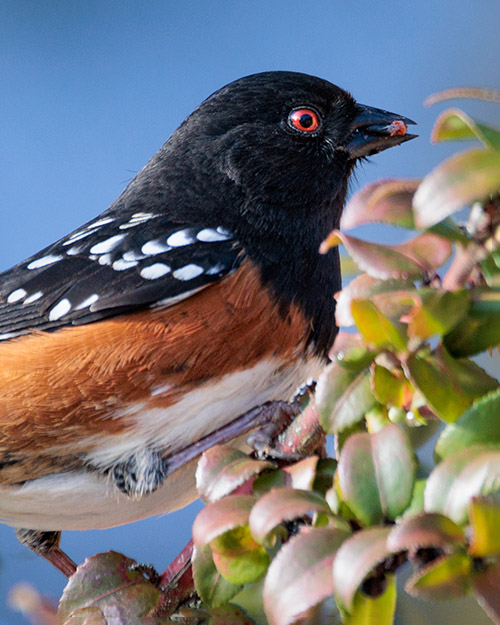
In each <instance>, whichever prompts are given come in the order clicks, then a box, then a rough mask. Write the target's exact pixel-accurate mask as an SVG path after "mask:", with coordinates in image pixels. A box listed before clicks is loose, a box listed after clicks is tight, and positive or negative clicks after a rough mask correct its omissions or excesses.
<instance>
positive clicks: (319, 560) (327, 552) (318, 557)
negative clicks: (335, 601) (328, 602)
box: [264, 528, 348, 625]
mask: <svg viewBox="0 0 500 625" xmlns="http://www.w3.org/2000/svg"><path fill="white" fill-rule="evenodd" d="M347 536H348V534H347V532H343V531H341V530H338V529H330V528H318V529H312V530H309V531H308V532H302V533H300V534H298V535H297V536H294V537H293V538H291V539H290V540H289V541H288V542H287V544H286V545H284V546H283V547H282V548H281V550H280V551H279V553H278V555H277V556H276V557H275V558H274V560H273V561H272V563H271V566H270V567H269V571H268V573H267V576H266V581H265V584H264V607H265V610H266V615H267V618H268V621H269V625H290V624H291V623H293V622H294V621H295V620H296V618H297V617H298V616H299V615H300V614H302V613H303V612H305V611H306V610H308V609H309V608H311V607H313V606H315V605H317V604H318V603H319V602H321V601H323V600H324V599H326V598H327V597H329V596H331V594H332V592H333V580H332V562H333V559H334V557H335V553H336V551H337V549H338V548H339V546H340V545H341V544H342V542H343V541H344V540H345V539H346V538H347Z"/></svg>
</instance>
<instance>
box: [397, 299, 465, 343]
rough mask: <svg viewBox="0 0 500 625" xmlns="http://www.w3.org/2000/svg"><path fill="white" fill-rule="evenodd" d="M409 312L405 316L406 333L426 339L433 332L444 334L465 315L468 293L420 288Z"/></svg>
mask: <svg viewBox="0 0 500 625" xmlns="http://www.w3.org/2000/svg"><path fill="white" fill-rule="evenodd" d="M418 294H419V296H420V297H419V299H417V300H416V302H415V306H414V307H413V309H412V311H411V312H410V314H409V315H408V316H407V322H408V335H409V336H410V337H412V338H419V339H422V340H426V339H428V338H429V337H431V336H433V335H434V334H438V335H440V336H441V335H443V334H446V332H448V331H449V330H451V328H453V326H455V325H456V324H457V323H458V322H459V321H460V320H461V319H462V317H463V316H464V315H465V313H466V312H467V309H468V308H469V304H470V293H469V291H466V290H465V289H462V290H459V291H453V292H451V291H438V290H436V289H420V290H419V292H418Z"/></svg>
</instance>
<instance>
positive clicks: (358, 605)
mask: <svg viewBox="0 0 500 625" xmlns="http://www.w3.org/2000/svg"><path fill="white" fill-rule="evenodd" d="M396 597H397V590H396V577H395V576H394V575H390V574H388V575H386V576H385V590H384V592H383V593H382V594H381V595H380V596H378V597H368V596H366V595H365V594H364V593H363V592H362V591H361V590H358V592H357V593H356V595H355V597H354V602H353V608H352V614H346V616H345V618H344V621H343V622H344V625H392V623H393V622H394V612H395V610H396Z"/></svg>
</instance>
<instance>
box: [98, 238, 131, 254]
mask: <svg viewBox="0 0 500 625" xmlns="http://www.w3.org/2000/svg"><path fill="white" fill-rule="evenodd" d="M126 236H127V235H126V234H115V235H114V236H112V237H109V239H105V240H104V241H100V242H99V243H96V244H95V245H93V246H92V247H91V248H90V253H91V254H107V253H108V252H111V250H114V249H115V247H116V246H117V245H118V244H119V243H120V241H121V240H122V239H124V238H125V237H126Z"/></svg>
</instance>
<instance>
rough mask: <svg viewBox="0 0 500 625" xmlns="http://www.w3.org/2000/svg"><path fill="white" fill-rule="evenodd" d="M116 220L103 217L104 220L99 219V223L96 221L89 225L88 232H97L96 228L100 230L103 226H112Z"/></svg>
mask: <svg viewBox="0 0 500 625" xmlns="http://www.w3.org/2000/svg"><path fill="white" fill-rule="evenodd" d="M114 220H115V218H114V217H103V218H102V219H98V220H97V221H94V222H92V223H91V224H89V225H88V226H87V230H95V228H100V227H101V226H104V225H105V224H110V223H111V222H112V221H114Z"/></svg>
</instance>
